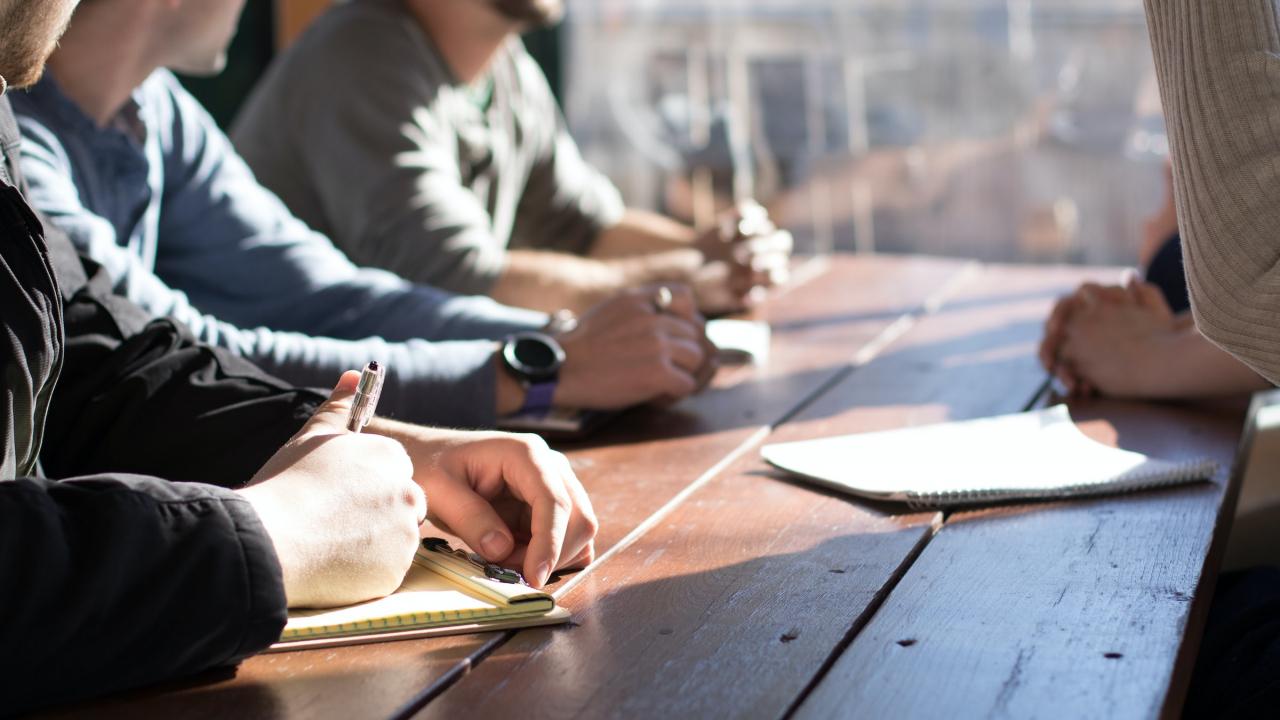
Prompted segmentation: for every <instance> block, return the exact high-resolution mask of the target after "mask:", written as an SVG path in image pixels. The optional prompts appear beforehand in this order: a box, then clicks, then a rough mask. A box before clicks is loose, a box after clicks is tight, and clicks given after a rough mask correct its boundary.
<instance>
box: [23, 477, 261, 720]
mask: <svg viewBox="0 0 1280 720" xmlns="http://www.w3.org/2000/svg"><path fill="white" fill-rule="evenodd" d="M284 608H285V598H284V590H283V585H282V582H281V578H280V568H279V565H278V563H277V561H276V558H275V551H274V549H273V548H272V546H271V541H270V539H269V537H268V536H267V534H266V532H265V530H264V528H263V527H262V525H261V523H260V522H259V520H258V517H257V515H256V514H255V513H254V512H253V510H252V508H251V507H250V506H249V504H248V503H247V501H245V500H242V499H240V497H239V496H238V495H236V494H235V493H234V492H231V491H229V490H224V489H222V488H217V487H211V486H208V485H200V484H193V483H170V482H167V481H164V480H158V479H155V478H146V477H140V476H129V475H112V476H99V477H88V478H78V479H75V480H64V481H50V480H39V479H28V478H22V479H18V480H13V481H8V482H0V618H3V620H2V621H0V648H3V649H4V650H3V652H0V715H6V714H8V713H9V712H22V711H24V710H29V709H32V708H35V707H39V706H43V705H48V704H52V703H62V702H68V701H72V700H77V699H83V698H88V697H92V696H95V695H100V694H102V693H104V692H108V691H113V690H120V689H126V688H131V687H137V686H141V685H145V684H148V683H152V682H156V681H159V680H163V679H166V678H174V677H181V676H183V675H189V674H192V673H195V672H198V671H200V670H204V669H207V668H210V667H216V666H219V665H229V664H233V663H235V662H237V661H238V660H240V659H241V658H243V657H245V656H246V655H249V654H251V653H253V652H256V651H258V650H261V649H262V648H264V647H266V646H267V645H268V644H270V643H271V642H272V641H274V640H275V639H277V638H279V636H280V631H281V628H282V627H283V626H284V621H285V610H284Z"/></svg>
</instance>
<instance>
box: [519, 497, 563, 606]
mask: <svg viewBox="0 0 1280 720" xmlns="http://www.w3.org/2000/svg"><path fill="white" fill-rule="evenodd" d="M537 482H538V483H539V484H541V485H543V487H542V488H541V489H540V491H538V493H537V495H536V496H535V497H534V498H533V499H532V502H531V503H530V504H531V505H532V506H533V521H532V523H531V527H530V530H531V531H532V537H530V538H529V550H528V552H527V554H526V556H525V559H524V576H525V577H526V578H528V579H529V581H530V583H531V584H532V585H533V586H534V587H542V586H544V585H546V584H547V578H548V577H550V576H551V571H552V570H554V569H555V568H556V567H558V566H559V565H560V551H561V548H562V547H563V545H564V538H565V534H566V533H567V532H568V528H569V507H568V506H569V502H568V500H566V499H564V498H561V497H557V496H556V495H555V494H553V493H552V492H551V490H550V488H547V487H546V483H545V481H544V480H542V479H541V478H540V479H539V480H538V481H537Z"/></svg>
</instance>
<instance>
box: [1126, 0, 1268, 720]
mask: <svg viewBox="0 0 1280 720" xmlns="http://www.w3.org/2000/svg"><path fill="white" fill-rule="evenodd" d="M1146 10H1147V21H1148V25H1149V27H1150V29H1151V44H1152V50H1153V52H1154V56H1155V61H1156V76H1157V78H1158V79H1159V82H1160V96H1161V99H1162V101H1163V103H1164V113H1165V117H1166V118H1168V127H1169V140H1170V142H1169V146H1170V151H1171V155H1172V158H1173V166H1174V177H1175V180H1176V182H1175V190H1176V193H1177V197H1178V209H1179V213H1178V215H1179V217H1178V220H1179V229H1180V230H1181V233H1182V242H1183V247H1184V248H1185V250H1186V256H1185V262H1186V271H1187V287H1188V289H1189V290H1190V295H1191V309H1192V313H1193V316H1194V319H1195V324H1196V328H1197V329H1198V330H1199V331H1200V332H1201V333H1202V334H1203V335H1204V336H1205V337H1207V338H1208V339H1209V340H1210V341H1212V342H1213V343H1214V345H1216V346H1218V347H1220V348H1222V349H1223V350H1225V351H1227V352H1229V353H1231V355H1233V356H1234V357H1235V358H1236V359H1237V360H1239V361H1240V362H1242V363H1244V364H1245V365H1247V366H1248V367H1249V368H1250V369H1252V370H1253V371H1254V372H1256V373H1258V374H1259V375H1261V376H1262V377H1264V378H1266V379H1267V380H1268V381H1270V382H1271V383H1280V291H1278V290H1280V182H1277V168H1278V167H1280V133H1277V127H1280V97H1278V96H1277V93H1276V87H1277V86H1276V80H1275V78H1276V71H1277V67H1278V65H1277V63H1278V62H1280V35H1277V33H1276V32H1275V29H1276V27H1277V24H1280V12H1278V10H1277V7H1276V4H1275V3H1274V2H1272V0H1238V1H1237V2H1232V3H1229V4H1219V3H1204V2H1200V1H1199V0H1148V1H1147V3H1146ZM1277 471H1280V469H1277ZM1273 564H1280V556H1277V557H1276V558H1275V562H1274V563H1273ZM1277 618H1280V572H1277V570H1276V568H1274V567H1270V568H1266V569H1263V570H1259V571H1255V572H1252V573H1244V574H1239V575H1226V576H1223V577H1222V578H1220V579H1219V581H1218V583H1217V587H1216V589H1215V590H1214V592H1213V605H1212V607H1211V608H1210V611H1209V617H1208V620H1207V622H1206V625H1205V634H1204V638H1203V641H1202V642H1201V645H1200V653H1199V656H1198V657H1197V659H1196V668H1195V671H1194V673H1193V676H1192V679H1191V683H1190V687H1189V690H1188V692H1187V702H1186V706H1185V708H1184V709H1183V717H1185V718H1203V717H1224V718H1243V717H1271V716H1273V715H1275V709H1276V707H1277V705H1278V704H1280V682H1277V678H1280V623H1278V622H1277Z"/></svg>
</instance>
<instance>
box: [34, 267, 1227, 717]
mask: <svg viewBox="0 0 1280 720" xmlns="http://www.w3.org/2000/svg"><path fill="white" fill-rule="evenodd" d="M798 274H799V276H800V277H799V279H798V281H797V282H796V283H794V284H793V285H792V286H790V287H788V288H787V289H786V290H785V291H784V292H780V293H778V294H777V295H776V296H775V297H773V298H771V299H770V301H769V302H768V303H767V305H766V306H765V307H763V308H761V309H760V310H758V311H757V312H756V313H755V314H756V316H758V317H759V318H760V319H763V320H767V321H769V322H770V324H771V325H772V327H773V346H772V349H771V358H770V361H769V363H768V365H766V366H764V367H759V368H757V367H751V366H743V367H732V368H727V369H725V370H723V371H721V373H720V374H719V376H718V377H717V378H716V381H715V383H714V385H713V386H712V387H711V388H710V389H709V390H708V391H707V392H705V393H703V394H702V395H700V396H698V397H695V398H691V399H689V400H686V401H684V402H682V403H681V404H679V405H677V406H675V407H673V408H669V409H665V410H657V409H644V410H636V411H632V412H630V413H628V414H626V415H624V416H622V417H621V418H619V420H618V421H616V422H615V423H613V424H612V425H610V426H608V427H607V428H605V429H604V430H603V431H602V432H601V433H600V434H599V435H598V436H596V437H593V438H592V439H591V440H590V441H589V442H586V443H579V444H576V445H568V446H565V447H563V448H562V449H563V450H565V451H566V453H567V454H568V455H569V457H570V459H571V461H572V462H573V465H574V468H575V470H576V471H577V472H578V474H579V477H580V478H581V479H582V480H583V482H584V484H585V485H586V486H587V489H588V490H589V491H590V493H591V496H592V500H593V503H594V505H595V508H596V511H597V514H598V515H599V517H600V519H601V522H602V529H601V533H600V538H599V541H598V542H597V548H598V551H599V553H600V559H599V560H598V561H597V562H596V563H595V564H593V565H592V567H591V568H589V569H588V570H586V571H582V572H579V573H575V574H570V575H567V576H565V577H564V578H561V579H560V580H559V581H558V582H557V584H556V585H555V589H556V593H557V596H558V597H559V600H560V602H561V603H562V604H563V605H565V606H566V607H568V608H569V609H570V610H571V611H572V612H573V615H574V618H573V622H572V624H571V625H568V626H564V627H558V628H551V629H545V628H544V629H530V630H521V631H512V632H499V633H485V634H475V635H463V636H455V637H447V638H434V639H426V640H417V641H403V642H392V643H380V644H372V645H363V646H356V647H346V648H333V649H318V650H309V651H302V652H292V653H281V654H271V655H263V656H259V657H256V658H252V659H250V660H248V661H247V662H245V663H244V664H243V665H241V666H240V667H239V668H236V669H235V670H234V671H226V672H220V673H210V674H207V675H204V676H201V677H198V678H194V679H191V680H187V681H182V682H177V683H171V684H169V685H166V686H163V687H159V688H150V689H147V690H143V691H137V692H132V693H127V694H124V695H120V696H117V697H113V698H108V699H104V700H100V701H97V702H93V703H89V704H84V705H79V706H75V707H70V708H64V709H60V710H58V711H56V712H55V713H53V714H54V715H56V716H76V717H80V716H92V717H139V716H165V717H191V718H222V717H236V718H281V717H287V718H295V717H296V718H342V719H344V720H345V719H347V718H393V717H394V718H405V717H422V718H436V717H439V718H454V717H504V716H508V717H516V716H518V717H551V718H562V717H563V718H567V717H587V718H596V717H619V718H633V717H696V718H704V717H726V718H727V717H733V718H737V717H760V718H784V717H792V716H795V717H802V718H809V717H833V716H840V717H938V716H949V717H955V716H959V717H991V716H1007V717H1030V716H1044V715H1055V714H1060V713H1066V714H1069V715H1071V716H1075V717H1151V716H1159V715H1166V716H1167V715H1175V716H1176V715H1177V711H1178V708H1179V707H1180V704H1181V700H1182V697H1183V695H1184V693H1185V688H1186V681H1187V677H1188V674H1189V672H1190V668H1191V664H1192V662H1193V660H1194V655H1195V651H1196V648H1197V646H1198V641H1199V635H1200V632H1201V627H1202V625H1203V621H1204V616H1205V613H1206V611H1207V609H1208V603H1209V600H1210V599H1211V593H1212V586H1213V579H1214V578H1215V577H1216V575H1217V567H1218V564H1219V562H1220V558H1221V555H1222V551H1223V546H1224V540H1225V535H1226V531H1227V529H1229V525H1230V518H1231V513H1232V509H1233V507H1234V502H1235V488H1233V487H1232V484H1231V482H1230V472H1229V469H1230V465H1231V462H1232V460H1233V455H1234V451H1235V446H1236V442H1237V439H1238V436H1239V434H1240V430H1241V424H1242V420H1243V406H1235V405H1230V406H1221V405H1219V406H1215V407H1208V406H1190V405H1179V404H1144V403H1133V402H1118V401H1092V402H1076V403H1073V404H1072V414H1073V416H1074V417H1075V418H1076V419H1077V420H1078V421H1079V422H1081V425H1082V427H1083V428H1084V429H1085V431H1086V432H1087V433H1089V434H1090V435H1091V436H1093V437H1095V438H1097V439H1099V440H1101V441H1103V442H1107V443H1110V444H1114V445H1116V446H1119V447H1124V448H1126V449H1132V450H1140V451H1144V452H1149V453H1152V454H1155V455H1159V456H1162V457H1168V458H1183V457H1192V456H1209V457H1213V458H1215V459H1217V460H1219V461H1220V463H1221V467H1222V469H1221V471H1220V472H1219V474H1218V476H1217V477H1216V478H1215V479H1214V481H1213V482H1211V483H1202V484H1199V485H1195V486H1189V487H1182V488H1177V489H1169V490H1163V491H1157V492H1148V493H1140V494H1134V495H1127V496H1121V497H1109V498H1097V499H1091V500H1086V501H1073V502H1056V503H1036V504H1018V505H1003V506H999V507H994V508H987V509H980V510H972V511H965V512H956V513H949V514H948V513H942V512H915V511H909V510H907V509H905V508H902V507H897V506H889V505H879V504H874V503H868V502H860V501H857V500H852V499H849V498H846V497H843V496H838V495H834V494H831V493H827V492H824V491H821V490H817V489H814V488H812V487H809V486H806V485H802V484H799V483H796V482H793V481H791V480H788V479H786V478H785V477H784V476H782V475H779V474H778V473H776V472H774V471H772V470H770V469H769V468H768V466H767V465H766V464H765V463H764V462H763V461H762V460H760V458H759V452H758V451H759V447H760V446H761V445H762V444H763V443H765V442H778V441H786V440H797V439H806V438H815V437H822V436H826V435H833V434H842V433H853V432H864V431H872V430H883V429H891V428H897V427H904V426H910V425H920V424H926V423H931V422H938V421H944V420H956V419H965V418H973V417H981V416H985V415H991V414H997V413H1007V412H1017V411H1020V410H1023V409H1027V408H1032V407H1036V406H1039V405H1042V404H1044V403H1045V402H1048V398H1047V396H1046V388H1045V375H1044V372H1043V370H1041V369H1040V368H1039V366H1038V365H1037V363H1036V361H1035V358H1034V352H1035V347H1036V343H1037V342H1038V340H1039V337H1040V329H1041V323H1042V322H1043V319H1044V317H1045V315H1046V313H1047V312H1048V309H1049V307H1050V306H1051V304H1052V302H1053V300H1054V299H1055V298H1056V297H1058V296H1060V295H1061V294H1063V293H1065V292H1068V291H1069V290H1071V289H1072V288H1074V287H1075V286H1076V285H1077V284H1078V283H1079V282H1081V281H1083V280H1086V279H1094V280H1104V281H1105V280H1114V279H1116V278H1118V276H1119V271H1117V270H1114V269H1096V268H1094V269H1088V268H1066V267H1030V266H994V265H982V264H979V263H973V262H964V261H956V260H941V259H933V258H921V257H887V256H860V257H856V258H855V257H847V256H841V257H836V258H832V259H828V260H819V261H814V262H813V263H811V264H809V265H807V266H804V267H803V268H801V270H800V272H799V273H798Z"/></svg>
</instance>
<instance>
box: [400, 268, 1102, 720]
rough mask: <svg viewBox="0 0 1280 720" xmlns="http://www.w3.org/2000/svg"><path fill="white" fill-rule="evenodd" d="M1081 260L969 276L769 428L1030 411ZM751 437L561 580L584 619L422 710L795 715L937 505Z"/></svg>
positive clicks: (796, 433)
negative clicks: (879, 498) (889, 494)
mask: <svg viewBox="0 0 1280 720" xmlns="http://www.w3.org/2000/svg"><path fill="white" fill-rule="evenodd" d="M1083 276H1084V274H1082V273H1081V272H1080V271H1057V270H1052V271H1044V270H1032V271H1025V272H1017V271H1008V270H1004V269H995V270H991V271H988V272H984V273H982V274H980V275H978V276H976V277H974V278H973V279H972V281H971V282H970V283H969V284H968V285H966V286H965V287H964V288H963V290H962V291H961V294H960V295H959V296H958V297H957V298H956V299H955V300H953V301H951V302H949V303H947V304H944V305H943V306H942V308H941V310H939V311H938V312H936V313H934V314H932V315H931V316H929V317H926V318H924V319H923V320H921V321H920V322H919V325H918V327H915V328H914V329H911V330H910V331H909V332H907V333H906V334H905V336H904V337H903V338H902V339H901V341H900V342H898V343H896V344H892V345H890V346H889V347H887V348H885V349H884V350H883V353H882V354H881V355H880V356H879V357H876V358H874V359H872V360H871V361H870V362H869V363H868V364H866V365H865V366H863V367H860V368H858V369H857V370H855V371H854V372H852V373H850V374H849V375H848V376H847V377H845V378H844V379H843V380H842V381H841V382H840V383H838V384H837V385H835V386H834V387H833V388H831V389H830V390H829V391H828V392H826V393H824V394H823V395H821V396H820V397H818V398H817V399H816V401H815V402H813V403H812V404H811V405H809V406H808V407H807V408H806V409H804V410H803V411H802V412H801V413H800V414H799V415H798V416H796V417H795V418H793V419H790V420H788V421H787V422H786V423H785V424H783V425H782V426H781V427H780V428H779V429H778V430H777V431H776V432H775V433H774V434H773V435H772V436H771V437H769V440H770V441H780V440H793V439H801V438H808V437H817V436H822V435H829V434H836V433H843V432H853V431H862V430H873V429H883V428H889V427H897V426H902V425H907V424H915V423H922V422H929V421H934V420H939V419H943V418H946V417H969V416H974V415H982V414H988V413H990V412H993V411H1011V410H1017V409H1020V408H1021V407H1022V406H1024V405H1025V404H1027V403H1028V402H1029V401H1031V400H1032V398H1034V397H1035V396H1036V394H1037V393H1038V391H1039V388H1040V386H1041V385H1042V382H1043V372H1042V371H1041V370H1040V369H1039V368H1038V367H1036V365H1035V362H1034V358H1033V357H1032V350H1033V348H1034V345H1035V342H1036V340H1037V339H1038V337H1039V328H1040V323H1041V321H1042V320H1043V317H1044V315H1045V313H1046V312H1047V310H1048V307H1049V305H1050V302H1051V301H1052V299H1053V298H1055V297H1056V296H1057V295H1058V294H1060V293H1061V292H1062V291H1064V290H1066V289H1069V288H1070V287H1072V286H1074V284H1075V283H1076V282H1078V281H1079V279H1080V278H1081V277H1083ZM755 449H756V448H755V447H754V446H753V448H752V452H751V453H749V454H747V455H745V456H743V457H741V458H740V459H739V460H738V461H736V462H735V463H734V465H733V466H732V467H730V468H729V469H728V471H726V472H724V473H721V474H718V475H717V476H715V477H714V478H712V479H711V480H710V481H709V482H708V483H707V484H705V485H704V486H702V487H700V488H698V489H697V490H696V491H695V492H694V493H693V494H692V495H691V496H690V497H689V498H688V500H687V501H686V502H685V503H683V504H682V505H681V506H679V507H678V508H676V509H675V510H674V511H673V512H672V513H671V514H670V515H669V516H668V517H667V518H666V519H665V520H664V521H663V522H662V523H661V524H659V525H658V526H656V527H654V528H653V529H652V530H650V531H649V532H648V533H647V534H645V535H643V536H642V537H639V538H637V539H635V541H634V542H633V543H632V544H630V545H629V546H626V547H625V549H623V550H621V551H620V552H618V553H617V554H616V555H614V556H613V557H611V558H608V559H607V560H606V561H605V562H603V563H601V564H599V565H598V566H596V567H595V568H593V569H592V570H591V571H589V572H588V573H587V574H586V575H585V577H584V578H583V579H582V580H581V582H580V584H578V585H576V586H575V587H573V588H572V589H571V590H570V591H569V592H568V593H567V594H565V596H564V597H563V602H564V603H565V604H566V605H568V606H569V607H570V608H571V609H572V610H573V611H574V613H575V620H576V623H577V626H576V627H573V628H568V629H555V630H536V631H522V632H520V633H518V634H516V636H515V637H514V638H513V639H512V640H511V641H510V642H508V643H507V644H505V645H503V646H502V647H500V648H498V649H497V650H496V651H495V652H494V653H493V654H492V655H490V656H489V657H487V658H485V659H484V660H483V662H481V663H479V664H478V666H477V667H475V669H473V670H472V672H471V673H470V674H468V675H467V676H465V677H463V678H462V679H461V680H459V681H458V683H457V684H456V685H455V686H453V687H451V688H449V689H448V690H446V691H445V692H443V693H442V694H441V695H440V696H439V697H437V698H435V699H433V700H432V701H431V702H430V704H428V705H427V706H426V708H425V709H424V710H423V711H422V712H421V713H420V714H419V715H417V716H416V717H419V718H436V717H457V716H462V715H472V716H476V717H502V716H504V715H506V714H508V713H518V714H519V715H520V716H522V717H528V716H533V717H556V718H560V717H663V716H673V717H742V716H747V717H771V716H772V717H778V716H782V715H784V714H785V713H786V712H787V710H788V709H789V708H790V707H791V706H792V704H793V703H794V702H795V701H796V699H797V698H799V697H800V696H801V694H802V693H803V692H804V690H805V688H806V687H807V686H808V685H809V684H810V682H811V681H812V679H813V678H814V676H815V675H816V674H818V673H819V671H820V670H821V669H822V668H823V667H824V665H825V664H826V663H827V662H828V661H829V659H830V658H831V657H832V655H833V653H835V652H837V651H838V650H839V649H840V648H841V647H842V645H843V643H844V642H845V640H846V638H847V637H848V636H849V635H850V634H851V633H853V632H854V631H855V630H856V628H858V627H859V626H860V624H861V623H862V622H863V621H864V620H865V618H866V617H867V616H868V614H869V613H870V611H872V610H873V609H874V607H875V606H876V605H877V603H878V602H879V600H880V599H881V597H882V593H883V591H884V590H885V588H887V587H891V586H892V584H893V582H894V581H895V579H896V577H897V575H898V574H899V573H900V572H902V570H903V569H904V568H905V567H906V566H907V565H908V564H909V563H910V561H911V559H912V558H913V557H914V554H915V553H916V552H917V551H918V549H919V548H920V547H921V546H922V545H923V544H924V543H925V542H926V541H927V539H928V538H929V536H930V533H931V523H932V522H934V521H937V520H940V519H941V518H940V515H938V514H936V513H908V512H906V511H905V510H904V509H903V508H900V507H875V506H871V505H869V504H866V503H859V502H855V501H850V500H848V499H845V498H842V497H836V496H833V495H830V494H827V493H824V492H821V491H817V490H813V489H810V488H809V487H807V486H802V485H799V484H795V483H792V482H789V481H780V480H778V479H776V478H775V477H774V474H773V473H772V472H770V471H769V470H768V469H767V468H766V467H765V466H764V465H763V464H762V462H761V461H760V460H759V459H758V457H757V455H756V452H755Z"/></svg>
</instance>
